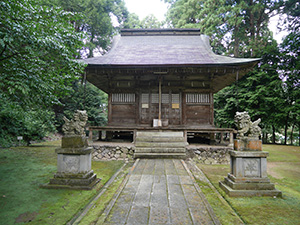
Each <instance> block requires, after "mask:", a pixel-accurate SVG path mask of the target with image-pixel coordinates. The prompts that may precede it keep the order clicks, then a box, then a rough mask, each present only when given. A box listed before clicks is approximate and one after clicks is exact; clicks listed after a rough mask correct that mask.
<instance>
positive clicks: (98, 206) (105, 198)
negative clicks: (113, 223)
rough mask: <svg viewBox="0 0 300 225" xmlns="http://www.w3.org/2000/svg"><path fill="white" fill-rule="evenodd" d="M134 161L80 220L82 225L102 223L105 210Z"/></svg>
mask: <svg viewBox="0 0 300 225" xmlns="http://www.w3.org/2000/svg"><path fill="white" fill-rule="evenodd" d="M131 166H132V163H129V164H127V165H126V167H125V168H124V169H123V171H122V172H121V173H120V174H119V175H118V177H116V179H115V181H114V182H113V183H112V184H111V185H110V187H109V189H108V190H107V191H106V192H105V193H104V194H103V195H102V196H101V197H100V198H99V199H98V200H97V201H96V202H95V203H94V206H93V207H92V208H91V209H90V210H89V211H88V213H87V214H86V215H85V217H84V218H83V219H82V220H81V221H80V223H79V224H80V225H87V224H95V223H101V221H103V220H104V219H105V215H103V211H104V209H105V208H106V206H107V205H108V203H109V202H110V200H111V199H112V198H113V196H114V194H115V192H116V191H117V189H118V187H119V186H120V184H121V183H122V181H123V180H124V178H125V177H126V174H127V173H128V171H129V169H130V168H131Z"/></svg>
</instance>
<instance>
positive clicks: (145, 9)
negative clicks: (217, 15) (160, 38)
mask: <svg viewBox="0 0 300 225" xmlns="http://www.w3.org/2000/svg"><path fill="white" fill-rule="evenodd" d="M124 1H125V4H126V7H127V9H128V11H129V12H131V13H135V14H137V15H138V16H139V18H140V20H142V19H144V18H145V17H146V16H148V15H150V14H153V15H154V16H155V17H156V18H157V19H158V20H160V21H162V20H164V19H165V14H166V12H167V10H168V4H166V3H164V1H163V0H124ZM278 19H279V16H274V17H272V18H271V19H270V23H269V29H270V30H271V31H272V32H273V35H274V39H275V40H277V42H278V43H281V42H282V38H283V37H284V36H285V35H287V33H286V32H279V31H278V29H277V28H276V25H277V21H278Z"/></svg>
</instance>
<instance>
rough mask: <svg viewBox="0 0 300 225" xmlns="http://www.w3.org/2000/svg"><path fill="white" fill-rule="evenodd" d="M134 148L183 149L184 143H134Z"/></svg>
mask: <svg viewBox="0 0 300 225" xmlns="http://www.w3.org/2000/svg"><path fill="white" fill-rule="evenodd" d="M135 147H145V148H148V147H153V148H155V147H159V148H184V147H185V143H184V142H167V143H165V142H164V143H162V142H136V143H135Z"/></svg>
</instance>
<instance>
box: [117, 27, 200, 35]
mask: <svg viewBox="0 0 300 225" xmlns="http://www.w3.org/2000/svg"><path fill="white" fill-rule="evenodd" d="M120 33H121V36H169V35H170V36H182V35H183V36H199V35H200V29H197V28H162V29H121V32H120Z"/></svg>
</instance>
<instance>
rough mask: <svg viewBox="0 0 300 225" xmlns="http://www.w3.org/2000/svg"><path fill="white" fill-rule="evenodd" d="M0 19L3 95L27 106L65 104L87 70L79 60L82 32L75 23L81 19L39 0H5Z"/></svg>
mask: <svg viewBox="0 0 300 225" xmlns="http://www.w3.org/2000/svg"><path fill="white" fill-rule="evenodd" d="M0 17H1V24H0V92H1V97H2V98H5V99H7V100H8V101H10V102H17V103H18V104H20V105H22V106H29V105H40V106H45V107H47V106H49V105H52V104H53V103H56V102H59V101H58V98H59V96H62V95H64V94H65V93H66V92H67V91H68V88H67V86H68V84H69V83H71V82H73V81H74V80H75V79H77V77H78V76H80V74H81V73H82V71H83V68H84V67H83V65H82V64H80V63H79V62H78V61H75V60H74V59H75V57H76V56H78V53H77V51H76V50H77V49H79V48H80V47H81V45H82V42H81V39H82V35H81V34H79V33H77V32H75V29H74V27H73V25H72V24H70V23H69V21H72V20H74V19H75V20H76V19H78V17H77V16H76V15H74V14H73V13H68V12H65V11H63V10H61V9H55V8H47V7H42V6H39V5H38V4H37V2H36V1H35V0H29V1H25V0H20V1H7V2H0ZM34 96H38V97H34Z"/></svg>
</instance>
